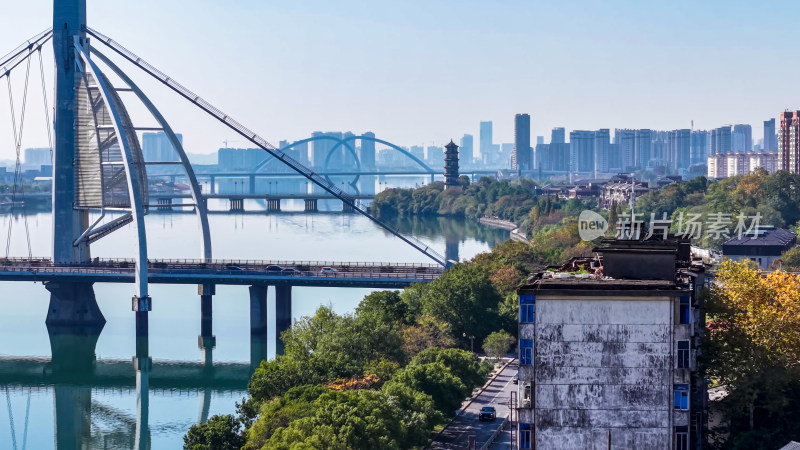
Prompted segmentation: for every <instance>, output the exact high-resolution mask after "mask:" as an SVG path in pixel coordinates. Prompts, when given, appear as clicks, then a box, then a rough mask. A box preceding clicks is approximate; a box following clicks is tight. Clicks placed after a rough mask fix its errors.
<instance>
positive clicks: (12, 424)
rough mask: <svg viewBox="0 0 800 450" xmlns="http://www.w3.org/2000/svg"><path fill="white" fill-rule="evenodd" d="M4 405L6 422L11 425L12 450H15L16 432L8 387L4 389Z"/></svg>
mask: <svg viewBox="0 0 800 450" xmlns="http://www.w3.org/2000/svg"><path fill="white" fill-rule="evenodd" d="M6 405H8V421H9V422H10V423H11V442H12V443H13V444H14V450H17V432H16V430H15V429H14V411H13V410H12V409H11V395H9V393H8V387H6Z"/></svg>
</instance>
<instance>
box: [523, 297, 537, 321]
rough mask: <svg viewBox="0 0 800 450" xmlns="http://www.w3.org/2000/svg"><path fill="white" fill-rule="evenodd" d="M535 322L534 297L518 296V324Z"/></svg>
mask: <svg viewBox="0 0 800 450" xmlns="http://www.w3.org/2000/svg"><path fill="white" fill-rule="evenodd" d="M535 320H536V296H534V295H520V296H519V323H533V322H534V321H535Z"/></svg>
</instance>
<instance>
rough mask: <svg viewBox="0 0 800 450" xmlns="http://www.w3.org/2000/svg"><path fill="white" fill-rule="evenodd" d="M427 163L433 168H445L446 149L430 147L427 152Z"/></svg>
mask: <svg viewBox="0 0 800 450" xmlns="http://www.w3.org/2000/svg"><path fill="white" fill-rule="evenodd" d="M425 161H426V162H427V163H428V165H429V166H431V167H436V168H439V167H444V147H439V146H436V145H429V146H428V148H427V149H426V151H425Z"/></svg>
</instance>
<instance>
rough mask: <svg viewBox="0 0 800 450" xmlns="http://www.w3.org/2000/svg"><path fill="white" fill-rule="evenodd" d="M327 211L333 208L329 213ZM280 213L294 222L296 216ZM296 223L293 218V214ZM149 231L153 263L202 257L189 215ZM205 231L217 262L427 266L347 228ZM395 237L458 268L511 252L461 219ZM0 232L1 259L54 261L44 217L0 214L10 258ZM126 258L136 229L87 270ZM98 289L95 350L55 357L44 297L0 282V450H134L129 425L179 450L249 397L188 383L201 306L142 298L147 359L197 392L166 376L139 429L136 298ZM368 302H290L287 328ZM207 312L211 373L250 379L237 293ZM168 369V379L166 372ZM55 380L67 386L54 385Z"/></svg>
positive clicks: (176, 296)
mask: <svg viewBox="0 0 800 450" xmlns="http://www.w3.org/2000/svg"><path fill="white" fill-rule="evenodd" d="M210 206H212V209H213V205H210ZM217 206H218V207H219V206H221V205H217ZM261 206H262V205H258V204H256V202H255V201H254V202H252V203H248V204H247V205H246V207H247V209H256V208H259V207H261ZM295 206H296V205H295ZM335 207H336V205H335V204H334V203H333V202H331V205H330V206H329V207H328V208H327V209H335ZM285 209H292V205H288V207H286V208H285ZM296 209H302V205H300V206H299V208H296ZM26 222H27V230H28V231H27V233H26ZM146 223H147V238H148V248H149V255H150V257H151V258H197V257H199V253H200V250H199V248H200V247H199V246H200V230H199V226H198V224H197V221H196V218H195V217H194V216H193V215H192V214H179V213H158V212H153V213H152V214H150V215H148V216H147V219H146ZM210 224H211V233H212V242H213V251H214V257H215V258H225V259H271V260H279V259H282V260H330V261H343V260H344V261H391V262H430V261H429V260H427V258H426V257H425V256H424V255H422V254H420V253H418V252H417V251H416V250H414V249H413V248H411V247H410V246H408V245H407V244H405V243H403V242H402V241H401V240H399V239H397V238H396V237H394V236H392V235H391V234H389V233H387V232H385V231H384V230H382V229H381V228H379V227H378V226H377V225H375V224H374V223H372V222H371V221H369V220H368V219H366V218H365V217H363V216H360V215H355V214H342V213H331V212H328V213H325V212H321V213H302V212H290V211H287V212H283V213H278V214H269V215H268V214H215V215H212V216H211V217H210ZM393 225H394V226H396V227H397V228H398V229H399V230H400V231H402V232H405V233H411V234H413V235H415V236H416V237H418V238H420V239H422V240H423V241H425V242H427V243H429V244H432V245H433V247H434V248H436V249H437V250H439V252H440V253H442V254H444V253H445V251H446V252H447V253H448V256H449V257H451V258H455V257H456V256H457V257H459V258H460V259H462V260H463V259H468V258H471V257H472V256H474V255H475V254H477V253H480V252H484V251H487V250H489V249H490V248H492V247H494V246H495V245H497V244H498V243H500V242H502V241H504V240H506V239H507V238H508V231H503V230H496V229H491V228H488V227H485V226H483V225H480V224H477V223H474V222H471V221H464V220H458V219H445V218H429V219H424V220H421V219H415V220H402V221H394V223H393ZM9 227H10V228H11V235H10V242H11V245H10V248H9V250H8V255H9V256H27V255H28V253H29V247H28V239H27V237H26V236H27V235H30V237H31V238H30V253H31V254H33V255H34V256H47V255H49V254H50V246H51V241H52V231H51V229H52V220H51V215H50V213H49V212H38V213H34V212H31V213H29V214H27V215H13V216H12V215H9V214H7V212H6V213H0V236H2V237H3V239H2V242H0V252H5V251H6V245H5V244H6V238H7V237H8V230H9ZM134 245H135V239H134V238H133V229H132V228H131V225H128V226H127V227H126V228H124V229H122V230H120V231H117V232H115V233H113V234H111V235H109V236H107V237H105V238H103V239H101V240H100V241H98V242H96V243H95V244H93V246H92V256H99V257H133V255H134ZM456 254H457V255H456ZM0 256H5V255H4V254H3V255H0ZM94 289H95V294H96V296H97V301H98V304H99V306H100V309H101V310H102V312H103V314H104V315H105V318H106V320H107V323H106V325H105V327H104V328H103V330H102V333H101V334H100V336H99V338H98V337H97V336H84V337H77V338H72V339H71V338H61V337H54V338H53V341H52V346H51V337H50V336H49V335H48V330H47V328H46V327H45V322H44V319H45V315H46V313H47V308H48V301H49V293H48V292H47V291H46V290H45V288H44V287H43V286H42V285H41V284H34V283H21V282H0V306H2V314H0V396H3V397H5V399H2V402H0V404H2V405H3V406H2V407H0V448H9V449H14V448H16V449H23V448H28V449H51V448H74V447H73V446H77V448H132V447H133V446H134V439H135V438H134V435H135V430H136V427H137V423H138V425H140V426H141V425H142V423H146V424H147V426H146V427H145V428H146V429H147V430H146V431H147V433H148V434H149V438H148V439H149V440H150V448H152V449H174V448H180V447H181V446H182V444H183V441H182V437H183V435H184V433H185V432H186V431H187V430H188V428H189V427H190V426H191V425H192V424H194V423H197V421H198V420H201V419H202V418H203V417H207V416H210V415H213V414H227V413H233V412H234V408H235V403H236V402H237V401H239V400H241V398H242V397H243V396H244V395H245V394H246V391H245V389H244V387H245V385H246V381H244V382H242V381H240V382H238V384H236V383H234V384H235V385H234V386H230V385H224V386H223V384H224V383H222V384H220V383H219V382H217V381H214V380H211V381H203V380H204V378H203V376H202V375H198V376H195V375H197V373H199V372H198V371H200V370H201V369H202V364H201V362H202V361H203V352H202V351H201V350H199V349H198V334H199V332H200V302H199V297H198V295H197V291H196V287H195V286H187V285H181V286H172V285H152V286H151V288H150V295H151V297H152V299H153V309H152V312H151V313H150V340H149V341H150V342H149V347H150V356H151V357H152V359H153V365H154V367H156V366H158V370H160V371H161V372H160V373H166V372H169V373H172V372H174V373H176V374H189V375H187V376H188V377H190V378H195V380H194V381H192V380H187V381H186V382H185V383H184V382H181V380H180V376H181V375H176V376H177V377H178V381H175V380H174V379H172V380H171V381H169V382H162V383H161V385H159V386H157V389H156V388H154V389H151V390H150V394H149V408H146V409H147V411H144V412H142V411H139V413H140V414H139V417H138V419H137V393H136V390H135V388H134V386H135V383H133V381H132V380H133V377H134V370H133V367H132V365H131V359H132V355H134V353H135V339H134V338H135V336H134V315H133V313H132V312H131V308H130V299H131V296H132V295H133V286H132V285H125V284H122V285H120V284H96V285H95V287H94ZM369 292H371V290H370V289H349V288H294V289H293V295H292V297H293V306H292V312H293V315H294V318H295V319H297V318H299V317H301V316H304V315H309V314H312V313H313V312H314V310H315V309H316V308H317V307H319V306H320V305H330V306H331V307H332V308H333V309H334V310H335V311H337V312H339V313H348V312H352V311H353V310H354V308H355V306H356V305H357V304H358V302H359V301H360V300H361V299H362V298H363V297H364V295H366V294H367V293H369ZM269 301H270V303H269V307H268V308H269V309H268V311H269V315H270V324H269V327H270V329H272V330H274V329H275V328H274V314H273V311H274V303H273V301H274V290H273V289H270V291H269ZM213 303H214V317H213V330H214V335H215V336H216V347H215V348H214V350H213V355H212V357H213V361H214V364H223V366H224V367H230V368H231V370H232V371H233V372H236V373H242V370H247V371H248V373H249V362H250V334H249V328H248V325H249V301H248V291H247V287H246V286H218V288H217V293H216V295H215V296H214V299H213ZM95 340H96V341H95ZM95 342H96V345H95V344H94V343H95ZM274 348H275V343H274V342H269V343H268V354H269V355H270V357H273V356H274ZM92 349H94V355H96V361H95V360H94V358H93V357H92ZM54 352H55V353H56V355H53V353H54ZM53 356H55V358H52V359H51V357H53ZM188 363H194V364H188ZM245 365H247V367H245ZM198 368H200V369H198ZM243 368H244V369H243ZM171 369H174V370H172V372H170V370H171ZM155 370H156V369H154V371H153V373H154V374H155ZM225 370H227V369H225ZM59 373H61V374H63V375H64V376H61V377H60V378H59V377H55V378H53V377H52V375H53V374H59ZM101 375H102V376H101ZM48 377H50V378H48ZM173 378H174V377H173ZM43 379H50V380H58V381H57V382H54V383H55V387H54V386H53V384H54V383H50V382H42V381H41V380H43ZM198 379H199V380H200V381H197V380H198ZM204 383H205V384H204ZM153 384H154V385H155V384H157V382H156V381H153ZM56 405H58V408H56ZM57 410H58V411H57ZM57 412H58V414H57ZM143 416H144V417H143ZM143 420H144V421H145V422H143Z"/></svg>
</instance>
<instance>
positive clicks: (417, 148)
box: [409, 145, 425, 159]
mask: <svg viewBox="0 0 800 450" xmlns="http://www.w3.org/2000/svg"><path fill="white" fill-rule="evenodd" d="M409 152H410V153H411V154H412V155H414V156H416V157H417V158H419V159H425V147H423V146H421V145H412V146H411V149H410V150H409Z"/></svg>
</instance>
